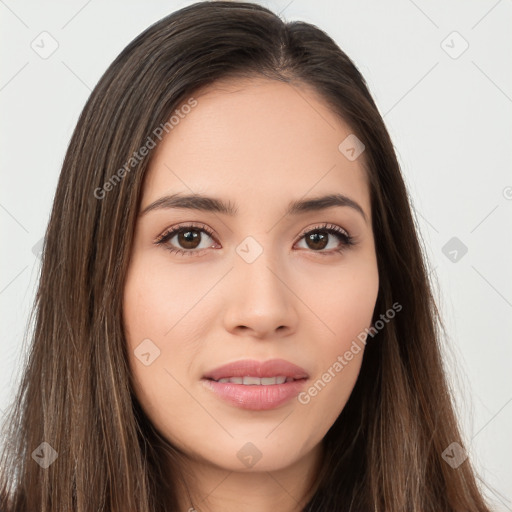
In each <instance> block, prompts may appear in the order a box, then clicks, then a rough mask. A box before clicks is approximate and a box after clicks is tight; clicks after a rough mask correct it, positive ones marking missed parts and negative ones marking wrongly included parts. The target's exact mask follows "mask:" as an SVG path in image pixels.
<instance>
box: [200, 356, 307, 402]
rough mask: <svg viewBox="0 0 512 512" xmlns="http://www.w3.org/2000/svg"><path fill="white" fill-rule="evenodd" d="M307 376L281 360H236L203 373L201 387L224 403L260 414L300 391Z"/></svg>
mask: <svg viewBox="0 0 512 512" xmlns="http://www.w3.org/2000/svg"><path fill="white" fill-rule="evenodd" d="M308 378H309V375H308V373H307V372H306V370H304V369H303V368H301V367H299V366H297V365H294V364H292V363H290V362H288V361H285V360H284V359H271V360H268V361H264V362H258V361H254V360H244V361H236V362H234V363H229V364H227V365H224V366H221V367H219V368H216V369H214V370H212V371H210V372H208V373H206V374H205V375H204V376H203V378H202V381H203V383H204V385H205V386H206V387H207V388H208V389H209V390H210V391H213V393H214V394H215V395H216V396H217V397H218V398H220V399H221V400H223V401H224V402H227V403H229V404H230V405H234V406H236V407H239V408H242V409H248V410H253V411H262V410H267V409H274V408H277V407H279V406H281V405H283V404H285V403H287V402H289V401H290V400H291V399H292V398H293V397H294V396H297V395H298V394H299V393H300V391H301V390H302V389H303V387H304V384H305V382H306V381H307V380H308Z"/></svg>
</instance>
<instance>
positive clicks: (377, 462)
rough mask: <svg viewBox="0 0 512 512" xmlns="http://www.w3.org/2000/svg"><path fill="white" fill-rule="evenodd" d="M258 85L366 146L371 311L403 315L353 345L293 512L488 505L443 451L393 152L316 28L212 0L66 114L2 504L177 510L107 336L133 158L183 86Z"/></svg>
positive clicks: (154, 32)
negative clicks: (343, 390) (280, 91)
mask: <svg viewBox="0 0 512 512" xmlns="http://www.w3.org/2000/svg"><path fill="white" fill-rule="evenodd" d="M257 76H264V77H267V78H268V79H272V80H280V81H284V82H287V83H289V84H291V85H294V84H296V85H300V84H305V85H308V86H312V87H313V88H314V89H315V90H316V91H317V92H318V93H319V94H320V96H321V97H322V98H323V99H324V101H325V102H326V103H327V104H328V105H329V106H330V108H332V109H333V111H334V112H336V113H337V114H338V115H339V116H340V117H341V118H342V119H343V120H344V121H345V122H347V123H348V125H349V126H350V127H351V129H352V130H353V132H354V133H355V134H356V135H357V137H358V138H359V139H360V140H361V141H363V143H364V144H365V147H366V149H365V153H364V158H365V166H366V169H367V172H368V176H369V182H370V193H371V202H372V216H373V218H372V223H373V227H374V236H375V243H376V252H377V258H378V267H379V279H380V289H379V294H378V299H377V304H376V307H375V312H376V314H377V312H383V311H387V310H388V309H390V308H391V307H392V304H393V303H395V302H398V303H399V304H400V305H401V306H402V308H403V310H402V311H401V312H400V314H398V315H396V318H395V319H394V320H393V321H392V322H390V323H388V324H387V325H386V328H385V329H382V330H381V331H380V332H378V334H376V335H375V336H374V337H373V339H370V340H369V342H368V345H367V347H366V350H365V354H364V358H363V363H362V367H361V371H360V375H359V378H358V380H357V383H356V386H355V388H354V390H353V392H352V395H351V397H350V399H349V401H348V403H347V404H346V406H345V408H344V409H343V411H342V413H341V414H340V416H339V417H338V419H337V420H336V422H335V423H334V425H333V426H332V428H331V429H330V430H329V432H328V433H327V435H326V436H325V439H324V446H325V460H324V463H323V466H322V470H321V472H320V474H319V475H318V487H317V490H316V492H315V494H314V496H313V497H312V498H311V500H310V502H309V503H308V504H307V506H306V508H305V510H306V511H308V512H313V511H315V512H320V511H322V512H323V511H340V512H341V511H352V512H364V511H371V512H392V511H404V512H429V511H432V512H434V511H435V512H442V511H470V512H476V511H480V512H484V511H488V510H489V509H488V508H487V506H486V505H485V503H484V500H483V498H482V496H481V494H480V492H479V490H478V487H477V484H476V481H475V476H474V473H473V471H472V469H471V466H470V462H469V460H466V461H465V462H463V463H462V464H461V465H460V466H459V467H457V468H452V467H451V466H450V465H449V464H447V462H445V460H443V457H442V454H443V452H444V450H445V449H446V448H447V447H448V446H449V445H450V444H451V443H452V442H458V443H459V444H461V445H462V444H463V443H462V441H461V437H460V434H459V430H458V427H457V421H456V417H455V414H454V408H453V405H452V403H451V397H450V394H449V390H448V387H447V382H446V377H445V372H444V370H443V364H442V359H441V355H440V339H441V336H440V329H439V327H438V326H439V319H438V313H437V310H436V306H435V303H434V300H433V297H432V293H431V288H430V284H429V280H428V275H427V271H426V266H425V263H424V258H423V256H422V251H421V248H420V244H419V243H418V237H417V233H416V230H415V225H414V221H413V217H412V215H411V207H410V204H409V199H408V195H407V191H406V189H405V186H404V182H403V180H402V177H401V173H400V169H399V165H398V162H397V158H396V155H395V153H394V149H393V145H392V142H391V140H390V138H389V135H388V133H387V131H386V128H385V126H384V123H383V120H382V118H381V116H380V115H379V112H378V109H377V107H376V105H375V103H374V101H373V99H372V97H371V95H370V93H369V91H368V88H367V86H366V83H365V81H364V79H363V77H362V76H361V74H360V73H359V71H358V70H357V68H356V67H355V66H354V64H353V63H352V62H351V60H350V59H349V58H348V57H347V56H346V55H345V54H344V53H343V52H342V51H341V50H340V48H339V47H338V46H337V45H336V44H335V42H334V41H333V40H332V39H331V38H330V37H329V36H328V35H326V34H325V33H324V32H322V31H321V30H319V29H318V28H317V27H315V26H313V25H310V24H307V23H304V22H290V23H284V22H283V21H282V20H281V19H280V18H279V17H278V16H276V15H275V14H273V13H272V12H270V11H269V10H267V9H265V8H264V7H261V6H259V5H256V4H252V3H238V2H227V1H226V2H224V1H219V2H200V3H196V4H193V5H191V6H188V7H186V8H183V9H181V10H179V11H177V12H174V13H173V14H171V15H169V16H167V17H166V18H164V19H162V20H160V21H159V22H157V23H155V24H154V25H152V26H151V27H149V28H148V29H147V30H146V31H144V32H143V33H142V34H141V35H139V36H138V37H137V38H136V39H135V40H134V41H132V42H131V43H130V44H129V45H128V46H127V47H126V48H125V49H124V50H123V51H122V53H121V54H120V55H119V56H118V57H117V58H116V60H115V61H114V62H113V63H112V65H111V66H110V67H109V68H108V70H107V71H106V72H105V74H104V75H103V77H102V78H101V80H100V81H99V83H98V84H97V86H96V87H95V89H94V91H93V92H92V94H91V96H90V98H89V100H88V102H87V104H86V105H85V107H84V110H83V112H82V114H81V116H80V119H79V121H78V124H77V127H76V129H75V131H74V134H73V136H72V139H71V141H70V144H69V148H68V150H67V153H66V157H65V160H64V163H63V167H62V172H61V174H60V179H59V183H58V187H57V191H56V195H55V200H54V204H53V210H52V213H51V218H50V222H49V225H48V229H47V232H46V237H45V243H44V250H43V257H42V268H41V276H40V282H39V288H38V291H37V296H36V302H35V307H34V319H35V321H34V329H33V338H32V341H31V347H30V352H29V354H28V358H27V361H26V363H25V366H24V373H23V375H22V379H21V382H20V386H19V390H18V393H17V396H16V397H15V400H14V401H13V404H12V407H11V410H10V414H9V421H8V422H6V424H5V427H4V429H5V430H4V436H5V441H4V446H3V451H2V458H1V473H0V508H1V510H2V511H3V512H14V511H16V512H35V511H36V510H40V511H43V512H50V511H59V512H62V511H67V512H71V511H77V512H78V511H79V512H98V511H118V512H129V511H137V512H150V511H151V512H157V511H164V510H177V508H178V507H177V500H176V495H177V492H176V488H177V485H178V484H177V478H178V476H177V475H178V473H179V466H178V461H179V455H180V454H179V453H178V451H177V450H176V449H175V448H173V446H172V445H171V444H170V443H169V442H168V441H166V440H165V439H162V437H161V436H160V435H159V434H158V433H157V432H156V431H155V429H154V428H153V427H152V425H151V423H150V422H149V420H148V419H147V417H146V416H145V415H144V413H143V412H142V411H141V408H140V406H139V404H138V403H137V400H136V399H135V396H134V394H133V392H132V385H131V380H130V372H129V367H128V363H127V353H126V350H127V349H126V342H125V337H124V333H123V323H122V290H123V285H124V279H125V274H126V270H127V265H128V262H129V257H130V252H131V246H132V239H133V232H134V226H135V222H136V218H137V212H138V208H139V202H140V197H141V190H142V184H143V178H144V175H145V172H146V170H147V168H148V164H149V162H150V159H151V152H149V153H148V154H147V155H145V156H144V157H141V158H140V159H137V160H136V161H135V162H134V161H132V160H131V159H132V158H133V155H134V154H138V153H137V152H138V150H139V149H140V148H141V147H143V146H144V145H145V144H147V141H148V137H152V138H154V133H155V129H156V128H157V127H159V126H169V124H167V125H166V123H168V122H169V116H171V115H172V113H173V112H174V111H175V110H176V109H177V108H178V107H179V106H180V105H182V104H183V103H186V102H187V101H189V100H190V98H192V97H193V94H194V92H195V91H197V90H199V89H200V88H202V87H205V86H208V85H210V84H212V83H214V82H215V81H216V80H219V79H225V78H227V79H229V78H231V77H249V78H250V77H257ZM127 162H131V163H130V165H127ZM123 168H124V172H123V171H120V170H121V169H123ZM115 176H117V177H115ZM114 178H115V179H114ZM106 183H110V186H107V185H105V184H106ZM376 320H377V316H375V318H374V321H376ZM43 442H45V443H48V445H49V446H50V447H51V448H52V449H54V450H55V452H56V455H57V458H56V459H55V460H54V461H53V463H52V464H51V465H49V467H47V468H43V467H42V466H41V465H40V464H37V463H36V462H35V460H36V458H37V456H38V453H39V452H41V450H43V452H41V453H42V454H44V456H45V457H49V456H51V454H52V453H53V452H52V451H51V450H50V448H49V447H48V446H47V445H44V446H43V447H41V446H40V445H41V443H43ZM37 450H39V452H38V451H37ZM41 453H39V456H43V455H41ZM169 461H171V462H173V465H172V467H174V468H175V470H174V473H173V474H169V468H168V464H169Z"/></svg>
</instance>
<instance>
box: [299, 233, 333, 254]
mask: <svg viewBox="0 0 512 512" xmlns="http://www.w3.org/2000/svg"><path fill="white" fill-rule="evenodd" d="M305 240H306V244H307V246H308V247H309V248H310V249H313V250H315V251H318V250H322V249H325V247H326V246H327V242H328V241H329V235H328V234H326V233H321V232H318V231H315V232H314V233H309V234H307V235H306V236H305Z"/></svg>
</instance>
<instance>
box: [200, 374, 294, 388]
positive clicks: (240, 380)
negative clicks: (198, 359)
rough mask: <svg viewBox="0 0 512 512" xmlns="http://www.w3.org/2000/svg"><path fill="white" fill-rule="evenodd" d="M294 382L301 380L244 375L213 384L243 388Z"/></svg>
mask: <svg viewBox="0 0 512 512" xmlns="http://www.w3.org/2000/svg"><path fill="white" fill-rule="evenodd" d="M210 380H215V379H210ZM295 380H301V379H294V378H293V377H286V376H285V375H279V376H277V377H253V376H250V375H246V376H244V377H223V378H222V379H218V380H215V382H220V383H225V382H231V383H232V384H242V385H243V386H274V385H275V384H284V383H285V382H293V381H295Z"/></svg>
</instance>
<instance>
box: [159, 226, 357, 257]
mask: <svg viewBox="0 0 512 512" xmlns="http://www.w3.org/2000/svg"><path fill="white" fill-rule="evenodd" d="M191 230H196V231H202V232H204V233H206V234H207V235H208V236H210V237H211V238H214V236H213V232H212V231H211V230H210V228H208V227H207V226H206V225H205V224H200V225H195V224H186V225H182V226H177V227H174V228H172V229H170V230H168V231H165V232H164V233H162V234H161V235H160V236H159V237H158V238H157V239H156V240H155V241H154V243H155V245H163V246H165V249H166V250H168V251H169V252H170V253H172V254H179V255H183V256H185V255H188V256H192V255H197V254H201V253H202V251H203V250H205V249H199V250H195V249H188V250H187V249H180V248H178V247H169V246H166V244H167V242H168V241H169V240H171V239H172V238H173V237H174V236H175V235H177V234H179V233H182V232H185V231H191ZM315 231H324V232H327V233H329V234H331V235H335V236H337V237H338V239H339V240H340V242H341V246H340V247H339V248H338V249H331V250H330V251H323V250H320V251H314V250H311V252H314V253H317V254H322V255H324V256H326V255H331V254H334V253H341V252H343V251H344V250H345V249H347V248H348V247H350V246H353V245H355V241H354V238H353V237H352V236H351V235H350V234H349V233H348V232H347V231H346V230H345V229H343V228H340V227H339V226H336V224H329V223H324V224H320V225H318V226H315V227H314V228H310V229H308V230H307V231H304V232H303V233H302V234H301V235H300V237H299V240H298V241H300V240H302V238H304V237H305V236H306V235H309V234H311V233H314V232H315Z"/></svg>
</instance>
